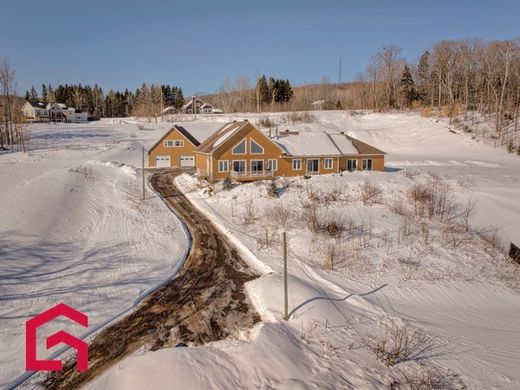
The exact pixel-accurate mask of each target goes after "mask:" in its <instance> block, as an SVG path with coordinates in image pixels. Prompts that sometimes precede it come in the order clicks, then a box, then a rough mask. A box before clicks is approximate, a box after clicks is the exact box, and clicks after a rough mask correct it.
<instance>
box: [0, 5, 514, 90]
mask: <svg viewBox="0 0 520 390" xmlns="http://www.w3.org/2000/svg"><path fill="white" fill-rule="evenodd" d="M3 3H4V4H2V7H1V11H2V14H3V15H8V17H7V18H6V17H4V16H2V17H1V22H0V56H7V57H8V58H9V60H10V61H11V64H12V65H13V67H14V68H15V70H16V74H17V82H18V91H19V93H23V92H24V91H25V89H27V88H30V86H31V85H35V86H36V87H37V89H38V91H39V90H40V86H41V84H42V82H45V83H46V84H48V83H50V84H53V85H54V84H58V83H69V84H71V83H83V84H85V83H89V84H94V83H96V82H97V83H98V84H99V85H101V86H102V87H103V88H104V89H105V90H108V89H110V88H114V89H123V88H125V87H128V88H131V89H134V88H135V87H137V86H138V85H140V84H141V83H142V82H150V83H151V82H154V83H170V84H175V85H180V86H182V87H183V89H184V91H185V94H192V93H199V92H213V91H215V90H217V89H218V88H219V86H220V85H221V84H222V82H223V80H224V78H225V77H226V76H229V77H234V76H235V75H237V74H245V75H247V76H249V77H250V78H251V79H252V80H253V79H254V78H255V76H256V74H257V72H260V73H265V74H268V75H273V76H275V77H279V78H288V79H290V80H291V82H292V83H293V84H296V85H298V84H304V83H311V82H315V81H319V80H320V79H321V78H322V77H324V76H326V77H328V78H329V79H330V80H331V81H337V77H338V67H337V61H338V57H342V60H343V80H344V81H348V80H350V79H352V78H353V77H354V76H355V74H356V73H358V72H359V71H360V70H362V69H363V68H364V66H365V64H366V62H367V60H368V59H369V57H370V56H371V55H372V54H374V53H375V52H376V51H377V50H379V49H380V48H381V47H383V46H385V45H388V44H395V45H397V46H399V47H401V48H402V49H403V52H402V54H403V55H404V56H405V57H406V58H408V59H409V60H415V59H416V58H418V57H419V56H420V54H421V53H422V51H423V50H424V49H425V48H427V47H429V46H431V44H432V43H434V42H436V41H439V40H442V39H461V38H473V37H478V38H483V39H485V40H494V39H512V38H516V37H520V23H519V21H518V15H520V1H518V0H495V1H491V0H489V1H485V2H484V1H475V0H473V1H470V0H458V1H457V0H451V1H446V0H435V1H434V0H431V1H428V2H422V1H419V0H415V1H391V0H387V1H384V0H380V1H376V0H365V1H361V0H351V1H347V0H345V1H340V0H320V1H318V0H313V1H307V0H299V1H282V0H278V1H272V0H263V1H262V0H261V1H254V2H253V1H248V0H242V1H237V0H222V1H207V0H198V1H193V2H192V1H187V0H186V1H182V2H181V1H173V0H170V1H166V0H162V1H159V0H148V1H133V0H127V1H115V0H104V1H99V0H89V1H82V2H75V1H72V0H67V1H61V0H56V1H53V0H50V1H47V2H42V1H41V0H40V1H32V0H24V1H15V0H5V1H4V2H3Z"/></svg>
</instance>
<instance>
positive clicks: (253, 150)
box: [249, 139, 264, 154]
mask: <svg viewBox="0 0 520 390" xmlns="http://www.w3.org/2000/svg"><path fill="white" fill-rule="evenodd" d="M249 141H250V142H251V154H264V148H262V147H261V146H260V145H258V144H257V143H256V141H255V140H254V139H250V140H249Z"/></svg>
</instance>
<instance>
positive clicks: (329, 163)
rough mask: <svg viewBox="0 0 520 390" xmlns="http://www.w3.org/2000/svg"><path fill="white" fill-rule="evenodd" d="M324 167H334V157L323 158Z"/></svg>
mask: <svg viewBox="0 0 520 390" xmlns="http://www.w3.org/2000/svg"><path fill="white" fill-rule="evenodd" d="M323 167H324V168H325V169H332V159H331V158H326V159H324V160H323Z"/></svg>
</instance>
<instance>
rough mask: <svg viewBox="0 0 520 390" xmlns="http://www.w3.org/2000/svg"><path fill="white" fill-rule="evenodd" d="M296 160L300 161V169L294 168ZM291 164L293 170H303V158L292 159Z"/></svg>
mask: <svg viewBox="0 0 520 390" xmlns="http://www.w3.org/2000/svg"><path fill="white" fill-rule="evenodd" d="M295 161H299V162H300V164H299V165H300V167H299V168H298V169H295V168H294V162H295ZM291 165H292V170H293V171H301V170H302V159H301V158H293V159H292V161H291Z"/></svg>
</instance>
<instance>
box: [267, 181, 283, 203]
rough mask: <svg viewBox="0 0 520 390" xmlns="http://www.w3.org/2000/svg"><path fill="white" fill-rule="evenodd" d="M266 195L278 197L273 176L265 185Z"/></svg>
mask: <svg viewBox="0 0 520 390" xmlns="http://www.w3.org/2000/svg"><path fill="white" fill-rule="evenodd" d="M267 195H269V196H270V197H271V198H278V197H279V196H280V195H279V194H278V187H277V186H276V180H275V179H274V178H273V179H271V181H270V182H269V184H268V186H267Z"/></svg>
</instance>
